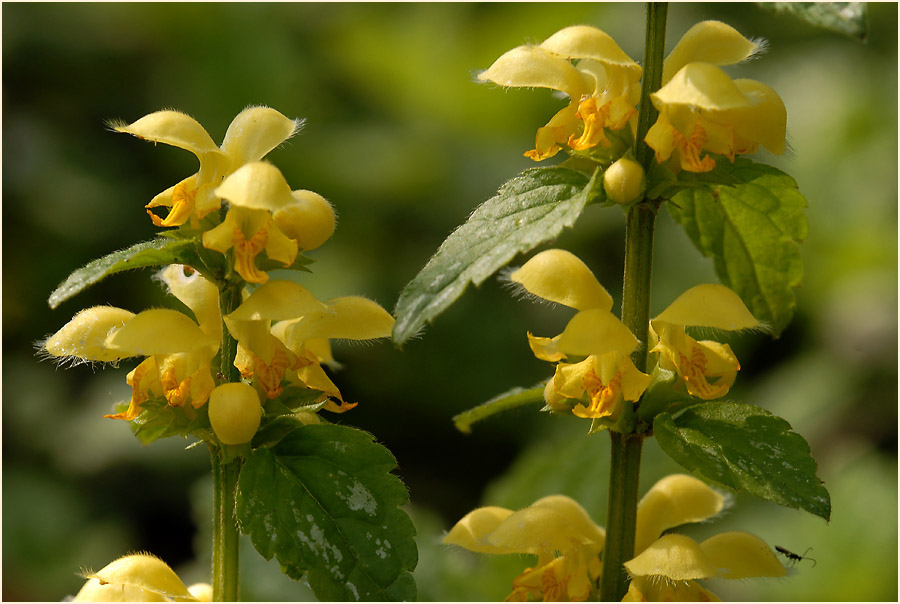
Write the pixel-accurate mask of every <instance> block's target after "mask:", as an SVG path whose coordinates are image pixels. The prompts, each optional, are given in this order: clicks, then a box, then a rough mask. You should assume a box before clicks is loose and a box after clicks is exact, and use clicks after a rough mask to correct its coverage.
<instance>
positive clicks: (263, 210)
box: [203, 162, 335, 283]
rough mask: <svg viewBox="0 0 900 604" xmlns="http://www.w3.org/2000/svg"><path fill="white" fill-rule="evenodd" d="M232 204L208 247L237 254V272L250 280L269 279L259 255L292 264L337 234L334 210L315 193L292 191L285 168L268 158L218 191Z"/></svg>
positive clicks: (205, 235) (235, 175)
mask: <svg viewBox="0 0 900 604" xmlns="http://www.w3.org/2000/svg"><path fill="white" fill-rule="evenodd" d="M215 194H216V195H217V196H219V197H221V198H223V199H226V200H227V201H228V204H229V208H228V212H227V214H226V215H225V219H224V220H223V221H222V222H221V223H220V224H219V225H218V226H216V227H214V228H212V229H210V230H208V231H206V232H204V233H203V246H204V247H206V248H209V249H211V250H215V251H217V252H220V253H222V254H224V253H226V252H227V251H228V250H233V253H234V270H235V271H236V272H237V273H238V274H239V275H240V276H241V277H242V278H243V279H244V280H245V281H247V282H249V283H265V282H266V281H267V280H268V278H269V276H268V275H267V274H266V273H265V272H263V271H261V270H259V268H258V267H257V265H256V257H257V256H258V255H259V254H260V253H262V252H265V253H266V256H268V257H269V258H270V259H271V260H275V261H277V262H281V263H282V264H284V265H285V266H290V265H291V264H292V263H293V262H294V260H295V259H296V258H297V253H298V251H299V250H300V249H304V250H309V249H313V248H315V247H318V246H319V245H321V244H322V243H324V242H325V241H326V240H327V239H328V238H329V237H331V234H332V233H333V232H334V224H335V221H334V210H333V209H332V208H331V205H330V204H329V203H328V202H327V201H326V200H325V198H323V197H322V196H321V195H318V194H316V193H313V192H312V191H305V190H299V191H291V189H290V187H289V186H288V184H287V181H285V179H284V176H283V175H282V174H281V171H280V170H278V168H276V167H275V166H273V165H272V164H269V163H265V162H250V163H247V164H244V165H243V166H242V167H241V168H239V169H238V170H237V171H235V172H234V173H232V174H231V175H230V176H228V178H226V179H225V181H224V182H223V183H222V184H221V186H219V187H218V188H217V189H216V190H215Z"/></svg>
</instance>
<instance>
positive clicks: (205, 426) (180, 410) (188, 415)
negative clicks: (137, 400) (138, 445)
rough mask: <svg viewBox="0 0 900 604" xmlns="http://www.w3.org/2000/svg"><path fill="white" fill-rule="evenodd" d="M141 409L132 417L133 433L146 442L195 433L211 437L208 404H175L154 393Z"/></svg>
mask: <svg viewBox="0 0 900 604" xmlns="http://www.w3.org/2000/svg"><path fill="white" fill-rule="evenodd" d="M127 408H128V403H123V404H122V405H121V407H120V408H118V409H117V411H124V410H125V409H127ZM141 409H142V410H141V413H140V415H138V416H137V417H136V418H134V419H133V420H132V421H131V429H132V431H133V432H134V435H135V436H137V437H138V439H139V440H140V441H141V442H142V443H143V444H145V445H148V444H150V443H152V442H153V441H155V440H159V439H160V438H168V437H170V436H182V437H187V436H191V435H193V436H196V437H197V438H201V439H212V438H213V432H212V429H211V428H210V426H209V416H208V413H207V411H208V407H207V406H206V405H203V406H202V407H200V408H199V409H193V408H192V407H173V406H171V405H169V404H168V401H167V400H166V399H165V398H164V397H161V396H160V397H155V398H151V399H149V400H146V401H144V402H143V403H141Z"/></svg>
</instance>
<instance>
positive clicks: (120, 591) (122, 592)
mask: <svg viewBox="0 0 900 604" xmlns="http://www.w3.org/2000/svg"><path fill="white" fill-rule="evenodd" d="M72 601H73V602H169V601H170V600H169V599H168V598H166V597H165V596H164V595H162V594H158V593H156V592H155V591H147V590H146V589H141V588H140V587H135V586H133V585H123V584H121V583H104V584H101V583H100V581H98V580H97V579H88V580H87V581H86V582H85V584H84V585H83V586H82V587H81V589H80V590H79V591H78V593H77V594H76V595H75V597H74V598H73V599H72Z"/></svg>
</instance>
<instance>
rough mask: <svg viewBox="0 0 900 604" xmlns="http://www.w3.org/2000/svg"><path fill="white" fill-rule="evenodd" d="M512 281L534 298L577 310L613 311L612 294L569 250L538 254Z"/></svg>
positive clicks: (512, 275)
mask: <svg viewBox="0 0 900 604" xmlns="http://www.w3.org/2000/svg"><path fill="white" fill-rule="evenodd" d="M510 279H511V280H512V281H514V282H515V283H518V284H520V285H521V286H522V287H524V288H525V289H526V290H527V291H528V292H530V293H532V294H534V295H535V296H538V297H540V298H543V299H544V300H548V301H550V302H556V303H557V304H562V305H563V306H568V307H570V308H574V309H576V310H587V309H589V308H599V309H601V310H605V311H610V310H612V306H613V299H612V296H610V295H609V292H607V291H606V289H604V287H603V286H602V285H600V282H599V281H597V278H596V277H594V273H592V272H591V269H589V268H588V267H587V265H586V264H585V263H584V262H582V261H581V259H579V258H578V257H577V256H576V255H575V254H572V253H571V252H567V251H566V250H559V249H552V250H545V251H543V252H541V253H539V254H536V255H535V256H533V257H532V258H531V259H530V260H528V262H526V263H525V264H524V265H522V267H521V268H520V269H518V270H517V271H515V272H513V273H512V274H511V275H510Z"/></svg>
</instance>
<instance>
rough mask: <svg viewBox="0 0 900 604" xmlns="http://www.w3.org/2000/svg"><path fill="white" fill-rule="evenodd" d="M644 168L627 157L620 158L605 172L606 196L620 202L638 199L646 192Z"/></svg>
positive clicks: (624, 202) (625, 202) (604, 188)
mask: <svg viewBox="0 0 900 604" xmlns="http://www.w3.org/2000/svg"><path fill="white" fill-rule="evenodd" d="M644 186H645V182H644V169H643V168H642V167H641V165H640V164H639V163H637V162H636V161H634V160H631V159H628V158H626V157H621V158H619V159H618V160H617V161H616V162H615V163H614V164H613V165H611V166H610V167H609V168H607V170H606V172H605V173H604V174H603V190H604V191H606V197H607V198H608V199H610V200H611V201H614V202H616V203H619V204H623V205H624V204H627V203H631V202H632V201H634V200H636V199H637V198H638V197H639V196H640V194H641V193H643V192H644Z"/></svg>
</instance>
